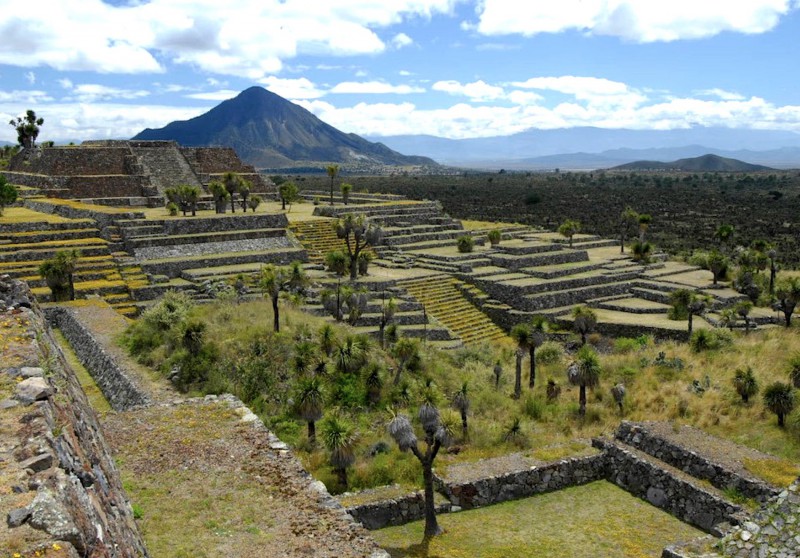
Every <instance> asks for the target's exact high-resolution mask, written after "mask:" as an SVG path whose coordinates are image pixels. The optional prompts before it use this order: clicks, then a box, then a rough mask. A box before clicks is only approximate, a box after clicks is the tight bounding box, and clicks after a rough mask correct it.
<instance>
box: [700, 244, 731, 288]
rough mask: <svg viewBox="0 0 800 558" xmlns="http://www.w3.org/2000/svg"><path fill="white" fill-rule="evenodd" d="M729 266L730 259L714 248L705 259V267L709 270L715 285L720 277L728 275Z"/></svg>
mask: <svg viewBox="0 0 800 558" xmlns="http://www.w3.org/2000/svg"><path fill="white" fill-rule="evenodd" d="M729 266H730V260H729V259H728V258H727V257H726V256H724V255H723V254H722V253H720V252H717V251H716V250H714V251H712V252H711V253H710V254H709V255H708V258H707V259H706V267H708V270H709V271H710V272H711V274H712V275H713V277H714V284H715V285H716V284H717V282H718V281H719V280H721V279H723V280H724V279H725V277H726V276H727V275H728V267H729Z"/></svg>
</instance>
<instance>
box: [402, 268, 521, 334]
mask: <svg viewBox="0 0 800 558" xmlns="http://www.w3.org/2000/svg"><path fill="white" fill-rule="evenodd" d="M397 284H398V286H400V287H403V288H404V289H406V290H407V291H408V292H409V293H410V294H411V295H412V296H414V298H416V299H417V300H418V301H419V302H421V303H422V304H423V305H424V306H425V311H426V312H427V313H428V314H430V315H431V316H433V317H434V318H436V320H437V321H438V322H439V323H441V324H442V325H444V326H446V327H447V328H448V329H450V331H452V332H453V334H454V335H456V336H458V337H459V338H461V340H462V341H464V343H482V342H492V341H498V340H501V339H504V338H506V334H505V332H504V331H503V330H502V329H500V328H499V327H498V326H497V325H495V324H494V322H492V321H491V320H490V319H489V318H488V317H487V316H486V315H485V314H484V313H483V312H481V311H480V310H478V308H476V307H475V306H474V305H473V304H472V303H471V302H470V301H469V300H467V298H465V296H464V294H463V293H462V291H461V290H460V288H459V287H460V286H462V285H463V282H462V281H460V280H458V279H456V278H454V277H451V276H448V275H432V276H427V277H423V278H419V279H407V280H402V281H398V283H397Z"/></svg>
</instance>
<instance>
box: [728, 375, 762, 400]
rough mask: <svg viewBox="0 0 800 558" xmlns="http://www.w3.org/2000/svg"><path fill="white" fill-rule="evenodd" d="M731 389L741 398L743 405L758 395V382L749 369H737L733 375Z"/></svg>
mask: <svg viewBox="0 0 800 558" xmlns="http://www.w3.org/2000/svg"><path fill="white" fill-rule="evenodd" d="M733 387H734V388H735V389H736V393H738V394H739V397H741V398H742V402H743V403H747V402H748V401H750V398H751V397H752V396H754V395H755V394H757V393H758V381H757V380H756V377H755V374H753V369H752V368H751V367H749V366H748V367H747V368H737V369H736V372H735V373H734V375H733Z"/></svg>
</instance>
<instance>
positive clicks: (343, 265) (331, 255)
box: [325, 250, 350, 275]
mask: <svg viewBox="0 0 800 558" xmlns="http://www.w3.org/2000/svg"><path fill="white" fill-rule="evenodd" d="M325 265H326V266H327V267H328V271H331V272H333V273H335V274H336V275H344V274H345V273H348V272H349V270H350V256H349V255H347V254H345V252H344V251H343V250H332V251H330V252H328V253H327V254H325Z"/></svg>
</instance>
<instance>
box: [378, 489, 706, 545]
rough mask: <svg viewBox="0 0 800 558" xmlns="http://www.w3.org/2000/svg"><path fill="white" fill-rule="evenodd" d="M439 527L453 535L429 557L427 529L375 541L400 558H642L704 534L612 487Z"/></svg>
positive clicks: (407, 529) (474, 513) (492, 509)
mask: <svg viewBox="0 0 800 558" xmlns="http://www.w3.org/2000/svg"><path fill="white" fill-rule="evenodd" d="M567 518H569V519H568V520H567ZM439 524H440V525H441V526H442V527H443V528H444V529H445V531H446V532H445V534H444V535H442V536H440V537H436V538H434V539H433V541H432V542H431V544H430V547H429V548H428V552H427V553H426V552H424V550H423V548H422V547H421V545H420V544H419V543H420V541H421V540H422V531H423V526H424V525H423V522H421V521H417V522H414V523H410V524H408V525H403V526H400V527H390V528H387V529H381V530H379V531H373V536H374V537H375V538H376V539H377V541H378V543H379V544H380V545H381V546H382V547H383V548H384V549H386V550H387V552H389V554H390V555H391V556H392V557H393V558H400V557H422V556H425V557H426V558H461V557H464V558H467V557H470V558H471V557H473V556H480V557H482V558H515V557H519V558H522V557H526V558H527V557H531V556H535V557H536V558H548V557H552V558H557V557H558V558H560V557H563V556H569V557H571V558H584V557H585V558H590V557H591V558H594V557H596V556H613V557H615V558H643V557H654V556H660V555H661V550H662V549H663V548H664V546H666V545H668V544H670V543H673V542H676V541H679V540H687V539H692V538H695V537H699V536H701V535H702V534H703V533H702V532H701V531H698V530H697V529H694V528H693V527H690V526H689V525H686V524H685V523H682V522H681V521H679V520H677V519H675V518H674V517H672V516H670V515H668V514H666V513H664V512H662V511H660V510H658V509H657V508H655V507H653V506H651V505H649V504H647V503H645V502H643V501H641V500H639V499H637V498H635V497H633V496H631V495H630V494H628V493H627V492H625V491H623V490H622V489H620V488H617V487H616V486H614V485H612V484H610V483H607V482H605V481H599V482H595V483H591V484H588V485H585V486H579V487H573V488H568V489H566V490H562V491H558V492H552V493H549V494H543V495H540V496H535V497H533V498H526V499H523V500H516V501H513V502H506V503H503V504H498V505H496V506H489V507H487V508H481V509H477V510H471V511H465V512H459V513H455V514H444V515H440V516H439Z"/></svg>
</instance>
